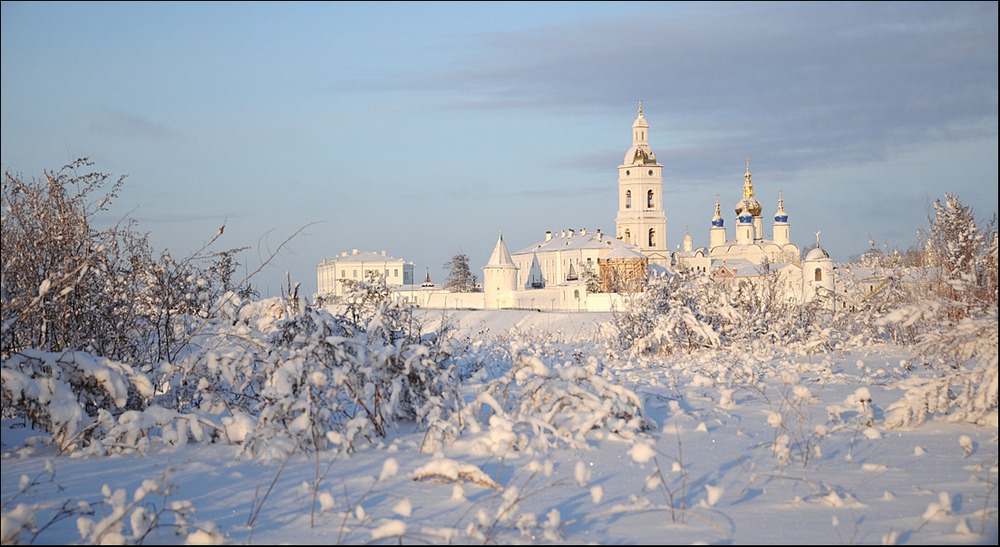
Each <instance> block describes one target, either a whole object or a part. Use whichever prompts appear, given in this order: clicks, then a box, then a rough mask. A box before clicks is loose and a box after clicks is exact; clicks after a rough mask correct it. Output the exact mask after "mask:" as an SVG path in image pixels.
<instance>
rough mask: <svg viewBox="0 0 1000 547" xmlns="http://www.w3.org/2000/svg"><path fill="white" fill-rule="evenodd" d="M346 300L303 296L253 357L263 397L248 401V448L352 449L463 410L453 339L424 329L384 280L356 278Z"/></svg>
mask: <svg viewBox="0 0 1000 547" xmlns="http://www.w3.org/2000/svg"><path fill="white" fill-rule="evenodd" d="M372 284H374V285H375V286H371V285H372ZM345 301H346V302H347V303H348V304H347V307H346V308H345V311H343V312H342V313H341V314H338V315H333V314H331V313H329V312H327V311H325V310H319V309H315V308H311V307H308V306H302V307H300V308H299V309H298V310H295V311H293V313H292V314H291V315H290V316H289V317H286V318H285V319H283V320H280V321H278V322H277V324H276V329H275V330H274V332H272V333H271V334H270V336H269V337H268V345H267V352H266V354H260V355H261V357H260V359H254V360H253V363H254V366H255V370H254V375H255V378H254V381H253V386H254V389H253V390H252V392H253V394H254V395H255V397H256V398H255V399H253V400H252V401H251V403H252V404H250V405H249V406H248V407H247V408H246V409H245V411H246V413H247V414H249V415H251V416H254V417H255V419H256V426H255V427H253V428H252V429H251V430H250V431H249V432H248V434H247V435H246V437H245V438H244V439H242V441H243V443H244V448H245V450H247V451H248V452H250V453H254V454H262V455H263V454H265V453H267V454H270V455H279V454H283V453H288V452H289V451H292V450H295V449H297V448H305V449H307V450H322V449H325V448H329V447H331V446H334V445H339V447H340V448H344V449H348V450H350V449H352V448H353V447H354V443H356V442H357V441H358V440H359V439H361V438H367V439H370V438H372V437H376V436H377V437H382V436H385V435H386V434H387V433H388V431H389V428H390V427H392V425H393V424H394V423H397V422H401V421H413V422H418V423H420V424H422V425H430V424H437V423H438V422H445V423H447V422H448V421H449V420H450V418H451V416H452V415H453V414H454V415H455V416H457V415H458V412H457V411H458V409H459V402H460V399H459V396H458V392H457V389H456V374H455V369H454V366H453V363H452V362H451V358H450V355H448V354H447V353H445V352H442V351H441V348H443V347H446V346H445V345H443V344H442V343H441V341H440V340H439V339H438V338H436V337H425V336H422V334H421V332H420V329H419V325H417V323H416V322H415V321H414V320H413V317H412V310H411V309H410V308H409V307H407V306H406V305H404V304H403V303H401V302H400V301H399V300H398V299H397V298H396V297H394V296H393V295H392V294H391V293H390V292H389V291H388V290H387V288H386V287H385V284H384V281H382V280H377V281H374V282H371V283H369V282H362V283H357V284H355V285H353V288H352V290H351V291H349V292H348V294H347V298H346V299H345ZM244 391H245V389H244V390H243V391H241V393H242V392H244Z"/></svg>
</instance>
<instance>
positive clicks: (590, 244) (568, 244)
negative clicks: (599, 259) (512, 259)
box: [514, 231, 637, 256]
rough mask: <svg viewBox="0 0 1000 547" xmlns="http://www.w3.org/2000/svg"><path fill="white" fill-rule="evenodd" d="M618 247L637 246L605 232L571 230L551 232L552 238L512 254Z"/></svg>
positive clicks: (613, 248)
mask: <svg viewBox="0 0 1000 547" xmlns="http://www.w3.org/2000/svg"><path fill="white" fill-rule="evenodd" d="M620 248H637V247H635V245H631V244H629V243H625V242H623V241H620V240H618V239H615V238H613V237H609V236H608V235H607V234H603V233H600V232H597V233H584V232H583V231H580V232H573V231H571V232H570V233H569V234H567V233H565V232H563V233H561V234H553V236H552V239H549V240H547V241H546V240H542V241H539V242H538V243H535V244H534V245H531V246H529V247H525V248H523V249H521V250H520V251H517V252H516V253H514V256H518V255H526V254H532V253H545V252H550V251H570V250H579V249H612V250H615V249H620Z"/></svg>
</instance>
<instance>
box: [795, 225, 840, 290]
mask: <svg viewBox="0 0 1000 547" xmlns="http://www.w3.org/2000/svg"><path fill="white" fill-rule="evenodd" d="M834 289H835V287H834V283H833V259H832V258H830V253H827V252H826V251H825V250H824V249H823V248H822V247H820V246H819V232H816V248H815V249H813V250H811V251H809V253H808V254H806V259H805V260H803V261H802V301H803V302H812V301H813V300H815V299H816V298H817V297H821V296H822V297H826V298H828V299H829V301H828V302H829V307H830V309H833V305H834V299H833V296H834V294H835V293H834Z"/></svg>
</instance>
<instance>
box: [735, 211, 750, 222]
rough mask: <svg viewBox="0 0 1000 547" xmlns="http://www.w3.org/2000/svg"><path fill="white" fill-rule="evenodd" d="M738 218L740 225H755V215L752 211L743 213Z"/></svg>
mask: <svg viewBox="0 0 1000 547" xmlns="http://www.w3.org/2000/svg"><path fill="white" fill-rule="evenodd" d="M736 218H737V219H738V220H739V221H740V224H752V223H753V214H752V213H751V212H750V211H746V210H744V211H743V212H741V213H740V216H738V217H736Z"/></svg>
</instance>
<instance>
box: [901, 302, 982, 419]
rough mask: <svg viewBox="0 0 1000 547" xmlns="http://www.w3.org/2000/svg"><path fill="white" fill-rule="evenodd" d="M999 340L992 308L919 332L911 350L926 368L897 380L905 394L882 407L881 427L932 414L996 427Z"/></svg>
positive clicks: (923, 417) (925, 417)
mask: <svg viewBox="0 0 1000 547" xmlns="http://www.w3.org/2000/svg"><path fill="white" fill-rule="evenodd" d="M998 342H1000V340H998V334H997V310H996V308H994V309H993V312H992V314H989V315H984V316H980V317H975V318H971V317H967V318H964V319H962V320H961V321H959V322H958V323H957V324H955V325H953V326H952V327H951V328H947V327H941V328H938V329H934V330H933V331H931V332H928V333H926V334H924V335H922V336H921V337H920V339H919V341H918V342H917V344H916V345H915V346H914V353H915V354H916V355H918V356H920V357H921V358H923V359H924V360H925V362H926V365H927V367H926V369H925V370H918V371H916V372H917V375H914V376H911V377H909V378H905V379H903V380H901V381H900V382H899V383H898V384H897V387H899V388H900V389H905V390H906V392H905V394H904V395H903V398H902V399H900V400H898V401H896V402H894V403H892V404H890V405H889V406H888V407H887V408H886V416H885V426H886V427H889V428H901V427H911V426H916V425H920V424H922V423H924V421H926V419H927V416H928V415H933V414H940V415H947V416H948V419H949V420H953V421H965V422H972V423H978V424H983V425H987V424H991V425H993V426H996V423H997V390H998V381H997V344H998Z"/></svg>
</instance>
